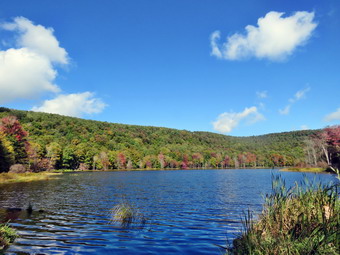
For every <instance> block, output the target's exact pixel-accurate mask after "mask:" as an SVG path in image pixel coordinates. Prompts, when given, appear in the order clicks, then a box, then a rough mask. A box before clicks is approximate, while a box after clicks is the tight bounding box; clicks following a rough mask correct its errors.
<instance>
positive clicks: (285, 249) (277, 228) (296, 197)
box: [229, 178, 340, 255]
mask: <svg viewBox="0 0 340 255" xmlns="http://www.w3.org/2000/svg"><path fill="white" fill-rule="evenodd" d="M339 215H340V202H339V184H337V185H331V184H329V185H321V184H314V185H313V184H311V183H309V182H308V181H305V182H304V185H303V186H301V185H300V186H299V185H298V184H297V183H296V184H295V186H294V187H293V188H291V189H286V186H285V183H284V181H282V180H281V179H280V178H276V179H275V180H274V181H273V192H272V194H270V195H267V197H266V201H265V205H264V210H263V212H262V214H261V215H260V216H259V218H258V220H257V221H256V222H255V221H253V220H252V217H251V215H250V214H248V216H247V217H246V218H245V221H244V226H245V232H244V233H243V234H242V235H241V236H239V237H238V238H236V239H235V240H234V241H233V245H234V247H233V248H232V249H231V250H230V251H229V253H230V254H287V255H290V254H334V255H335V254H340V228H339V227H340V220H339V217H340V216H339Z"/></svg>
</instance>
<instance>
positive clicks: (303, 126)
mask: <svg viewBox="0 0 340 255" xmlns="http://www.w3.org/2000/svg"><path fill="white" fill-rule="evenodd" d="M300 129H301V130H308V129H310V128H309V127H308V126H307V125H302V126H301V127H300Z"/></svg>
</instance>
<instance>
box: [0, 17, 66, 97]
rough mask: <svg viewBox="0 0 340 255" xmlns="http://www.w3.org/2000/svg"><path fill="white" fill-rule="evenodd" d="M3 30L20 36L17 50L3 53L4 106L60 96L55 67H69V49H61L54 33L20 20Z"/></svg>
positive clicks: (0, 85)
mask: <svg viewBox="0 0 340 255" xmlns="http://www.w3.org/2000/svg"><path fill="white" fill-rule="evenodd" d="M0 28H1V29H4V30H9V31H13V32H14V33H15V34H16V36H17V37H16V47H15V48H9V49H7V50H1V51H0V90H1V93H0V103H7V102H10V101H12V100H15V99H17V98H25V99H27V98H32V97H35V96H37V95H38V94H40V93H42V92H58V91H59V90H60V89H59V87H58V86H57V85H56V84H54V80H55V78H56V77H57V71H56V69H55V68H54V64H56V63H58V64H64V65H65V64H67V63H68V57H67V52H66V50H65V49H63V48H61V47H60V46H59V42H58V40H57V39H56V38H55V37H54V35H53V29H51V28H45V27H43V26H41V25H34V24H33V23H32V22H31V21H30V20H28V19H26V18H23V17H18V18H15V19H14V21H13V22H12V23H3V24H0Z"/></svg>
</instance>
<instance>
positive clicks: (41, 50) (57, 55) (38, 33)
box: [1, 17, 68, 64]
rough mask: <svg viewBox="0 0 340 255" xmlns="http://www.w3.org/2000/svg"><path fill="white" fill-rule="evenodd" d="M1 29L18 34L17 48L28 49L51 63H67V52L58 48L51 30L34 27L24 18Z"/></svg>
mask: <svg viewBox="0 0 340 255" xmlns="http://www.w3.org/2000/svg"><path fill="white" fill-rule="evenodd" d="M1 27H2V28H3V29H5V30H10V31H14V32H17V33H18V34H19V37H18V38H17V42H16V44H17V47H19V48H21V47H23V48H27V49H30V50H31V51H34V52H35V53H37V54H39V55H41V56H44V57H46V58H47V59H49V60H50V61H51V62H55V63H60V64H67V63H68V57H67V52H66V50H65V49H64V48H61V47H60V46H59V42H58V40H57V39H56V38H55V36H54V35H53V32H54V30H53V28H45V27H43V26H41V25H34V24H33V23H32V21H30V20H28V19H26V18H24V17H17V18H15V19H14V22H12V23H4V24H2V25H1Z"/></svg>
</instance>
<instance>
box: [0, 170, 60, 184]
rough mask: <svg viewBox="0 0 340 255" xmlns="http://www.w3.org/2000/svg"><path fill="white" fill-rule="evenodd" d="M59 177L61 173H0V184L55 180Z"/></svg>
mask: <svg viewBox="0 0 340 255" xmlns="http://www.w3.org/2000/svg"><path fill="white" fill-rule="evenodd" d="M60 175H61V173H50V172H40V173H31V172H27V173H0V184H7V183H17V182H31V181H41V180H48V179H51V178H57V177H58V176H60Z"/></svg>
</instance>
